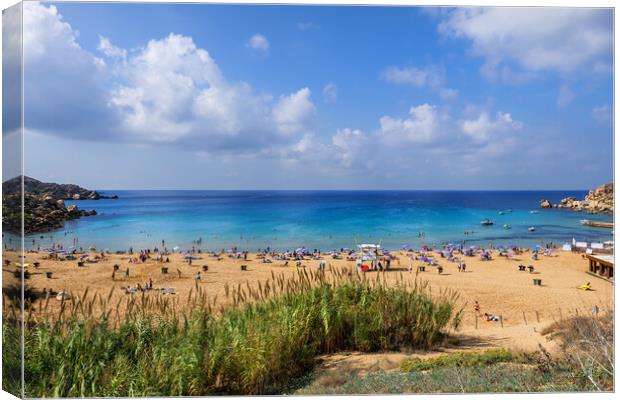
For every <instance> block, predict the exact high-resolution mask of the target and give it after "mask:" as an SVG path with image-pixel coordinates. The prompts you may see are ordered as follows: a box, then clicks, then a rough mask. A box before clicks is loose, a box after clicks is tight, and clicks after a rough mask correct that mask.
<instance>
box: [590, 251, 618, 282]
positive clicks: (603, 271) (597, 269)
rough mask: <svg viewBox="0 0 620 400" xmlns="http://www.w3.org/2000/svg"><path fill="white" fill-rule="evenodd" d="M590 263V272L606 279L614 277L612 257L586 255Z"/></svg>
mask: <svg viewBox="0 0 620 400" xmlns="http://www.w3.org/2000/svg"><path fill="white" fill-rule="evenodd" d="M586 257H587V258H588V260H589V261H590V272H591V273H593V274H596V275H599V276H602V277H604V278H607V279H612V278H613V277H614V257H613V256H610V255H593V254H586Z"/></svg>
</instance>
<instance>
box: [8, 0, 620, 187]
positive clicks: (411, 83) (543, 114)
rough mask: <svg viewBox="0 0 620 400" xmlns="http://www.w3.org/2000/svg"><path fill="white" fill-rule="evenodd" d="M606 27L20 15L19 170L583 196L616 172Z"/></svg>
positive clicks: (112, 11) (184, 13) (287, 15)
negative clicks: (21, 136)
mask: <svg viewBox="0 0 620 400" xmlns="http://www.w3.org/2000/svg"><path fill="white" fill-rule="evenodd" d="M52 4H53V3H52ZM612 22H613V14H612V11H611V10H605V9H598V10H594V9H559V8H556V9H552V8H530V9H507V8H482V9H477V8H459V9H439V8H425V9H423V8H415V7H409V8H403V7H335V6H334V7H319V6H221V5H219V6H215V5H182V4H174V5H156V4H150V5H148V4H110V3H107V4H105V3H101V4H67V3H60V4H55V5H51V4H50V3H42V4H39V3H30V4H29V5H28V6H26V7H25V8H24V24H25V26H24V32H25V37H24V53H25V59H24V63H25V68H24V70H25V89H24V91H25V125H26V126H25V132H26V140H25V145H26V150H25V151H26V152H25V157H26V160H25V161H26V174H27V175H30V176H33V177H36V178H39V179H43V180H51V181H59V182H73V183H78V184H82V185H85V186H88V187H95V188H118V189H120V188H184V189H191V188H197V189H228V188H236V189H287V188H290V189H300V188H306V189H337V188H343V189H511V188H514V189H536V188H541V189H542V188H544V189H554V188H557V189H572V188H579V189H581V188H592V187H593V186H596V185H598V184H601V183H603V182H606V181H609V180H611V179H612V175H613V145H612V144H613V131H612V117H611V116H612V110H613V103H612V100H613V92H612V62H613V58H612V57H613V53H612V51H613V50H612V40H613V24H612ZM6 62H7V61H6V57H5V63H6ZM10 135H11V132H10V130H9V129H5V132H4V136H5V139H7V138H9V136H10Z"/></svg>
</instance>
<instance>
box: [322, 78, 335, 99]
mask: <svg viewBox="0 0 620 400" xmlns="http://www.w3.org/2000/svg"><path fill="white" fill-rule="evenodd" d="M323 99H324V100H325V101H326V102H328V103H333V102H334V101H336V100H337V99H338V86H336V84H335V83H333V82H329V83H328V84H327V85H325V87H324V88H323Z"/></svg>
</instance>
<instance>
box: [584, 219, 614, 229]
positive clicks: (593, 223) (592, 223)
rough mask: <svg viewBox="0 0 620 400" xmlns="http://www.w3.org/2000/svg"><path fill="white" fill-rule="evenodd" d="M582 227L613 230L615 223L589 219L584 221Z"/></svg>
mask: <svg viewBox="0 0 620 400" xmlns="http://www.w3.org/2000/svg"><path fill="white" fill-rule="evenodd" d="M580 222H581V225H585V226H592V227H595V228H612V229H613V227H614V223H613V222H602V221H590V220H589V219H582V220H581V221H580Z"/></svg>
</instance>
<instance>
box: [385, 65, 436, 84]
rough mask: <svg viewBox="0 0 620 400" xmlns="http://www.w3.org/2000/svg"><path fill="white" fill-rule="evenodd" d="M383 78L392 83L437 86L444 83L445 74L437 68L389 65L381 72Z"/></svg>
mask: <svg viewBox="0 0 620 400" xmlns="http://www.w3.org/2000/svg"><path fill="white" fill-rule="evenodd" d="M381 78H382V79H384V80H385V81H387V82H390V83H396V84H402V85H410V86H414V87H425V86H426V87H430V88H437V87H439V86H441V85H443V82H444V76H443V73H442V72H440V71H439V70H438V69H437V68H431V67H427V68H423V69H420V68H417V67H408V68H401V67H394V66H392V67H388V68H386V69H385V70H384V71H383V72H382V73H381Z"/></svg>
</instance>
